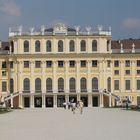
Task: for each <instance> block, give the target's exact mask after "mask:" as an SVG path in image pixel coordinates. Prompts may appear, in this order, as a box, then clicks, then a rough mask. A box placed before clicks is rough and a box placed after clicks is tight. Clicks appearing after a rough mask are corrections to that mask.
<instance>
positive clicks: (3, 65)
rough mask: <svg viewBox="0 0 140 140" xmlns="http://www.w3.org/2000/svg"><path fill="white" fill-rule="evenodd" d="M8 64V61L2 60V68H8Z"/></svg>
mask: <svg viewBox="0 0 140 140" xmlns="http://www.w3.org/2000/svg"><path fill="white" fill-rule="evenodd" d="M6 67H7V65H6V61H4V62H2V68H3V69H6Z"/></svg>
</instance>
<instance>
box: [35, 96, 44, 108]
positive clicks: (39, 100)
mask: <svg viewBox="0 0 140 140" xmlns="http://www.w3.org/2000/svg"><path fill="white" fill-rule="evenodd" d="M34 105H35V107H42V97H35V98H34Z"/></svg>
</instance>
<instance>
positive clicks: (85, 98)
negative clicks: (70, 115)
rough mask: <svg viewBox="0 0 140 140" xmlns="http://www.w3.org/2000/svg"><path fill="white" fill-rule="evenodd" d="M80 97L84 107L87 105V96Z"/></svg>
mask: <svg viewBox="0 0 140 140" xmlns="http://www.w3.org/2000/svg"><path fill="white" fill-rule="evenodd" d="M80 99H81V100H82V101H83V103H84V107H88V97H87V96H81V98H80Z"/></svg>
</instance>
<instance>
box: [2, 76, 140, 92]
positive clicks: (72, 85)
mask: <svg viewBox="0 0 140 140" xmlns="http://www.w3.org/2000/svg"><path fill="white" fill-rule="evenodd" d="M136 82H137V87H136V88H137V90H140V80H137V81H136ZM57 83H58V92H64V79H63V78H59V79H58V81H57ZM41 84H42V82H41V79H40V78H36V79H35V91H36V92H41V91H42V89H41V87H42V86H41ZM107 88H108V91H111V78H110V77H109V78H108V79H107ZM23 90H24V91H25V92H26V91H28V92H29V91H30V79H29V78H25V79H24V80H23ZM69 90H70V92H76V79H75V78H70V79H69ZM80 90H81V92H87V79H86V78H81V79H80ZM114 90H120V81H119V80H114ZM125 90H131V80H125ZM6 91H7V82H6V81H3V82H2V92H6ZM13 91H14V80H13V79H10V92H11V93H12V92H13ZM46 91H47V92H52V91H53V81H52V79H51V78H47V79H46ZM92 91H93V92H94V91H96V92H97V91H98V79H97V78H96V77H94V78H93V79H92Z"/></svg>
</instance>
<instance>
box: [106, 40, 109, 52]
mask: <svg viewBox="0 0 140 140" xmlns="http://www.w3.org/2000/svg"><path fill="white" fill-rule="evenodd" d="M106 45H107V51H109V46H110V41H109V40H107V44H106Z"/></svg>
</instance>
